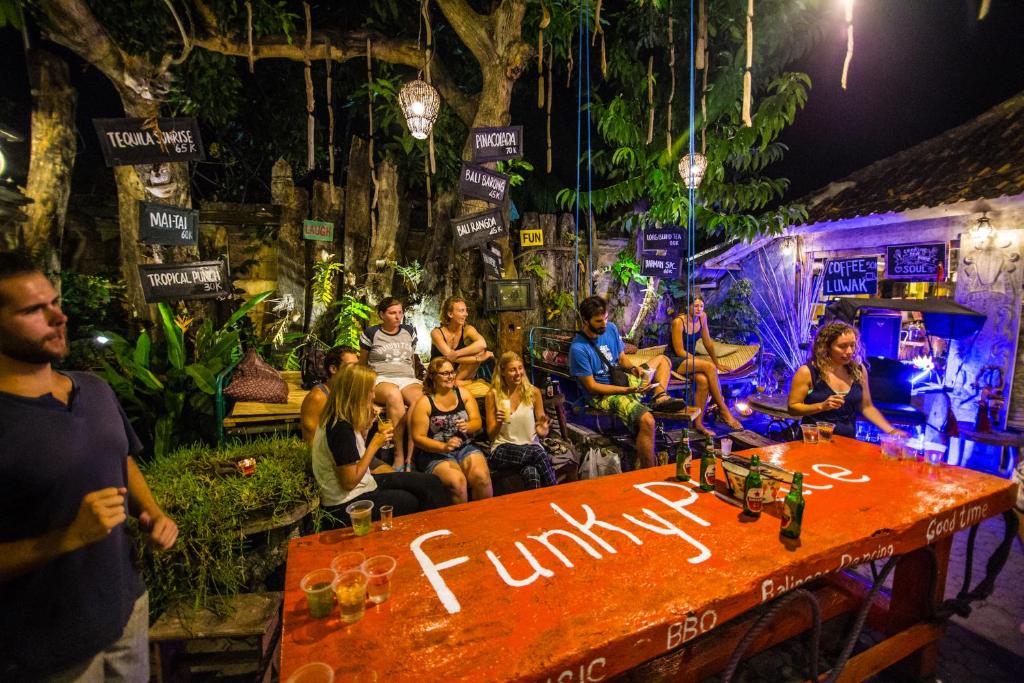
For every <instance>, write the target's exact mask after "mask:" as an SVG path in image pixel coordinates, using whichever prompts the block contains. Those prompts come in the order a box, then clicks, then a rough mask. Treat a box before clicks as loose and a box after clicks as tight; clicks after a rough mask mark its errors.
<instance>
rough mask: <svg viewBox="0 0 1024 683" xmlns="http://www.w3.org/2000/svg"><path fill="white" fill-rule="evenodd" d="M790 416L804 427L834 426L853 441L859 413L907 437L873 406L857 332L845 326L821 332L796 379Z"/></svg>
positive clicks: (831, 325)
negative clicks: (821, 423)
mask: <svg viewBox="0 0 1024 683" xmlns="http://www.w3.org/2000/svg"><path fill="white" fill-rule="evenodd" d="M789 412H790V413H791V414H793V415H799V416H801V417H803V419H802V420H801V423H802V424H816V423H818V422H831V423H832V424H834V425H835V433H836V434H839V435H842V436H848V437H851V438H853V437H854V436H855V435H856V433H857V413H858V412H860V413H861V414H862V415H863V416H864V417H865V418H867V419H868V420H870V421H871V422H872V423H873V424H874V425H875V426H876V427H878V428H879V429H880V430H882V431H883V432H885V433H886V434H904V432H903V431H901V430H899V429H896V428H895V427H893V426H892V425H891V424H889V421H888V420H886V419H885V417H884V416H883V415H882V413H881V412H879V410H878V408H876V407H875V406H874V404H873V403H872V402H871V390H870V388H869V387H868V368H867V365H866V364H865V363H864V358H863V356H862V355H861V349H860V340H859V337H858V335H857V330H856V329H854V328H853V327H852V326H850V325H848V324H846V323H844V322H832V323H829V324H827V325H825V326H824V327H822V328H821V329H819V330H818V334H816V335H815V337H814V343H813V344H812V345H811V353H810V357H809V358H808V359H807V364H806V365H801V366H800V369H798V370H797V371H796V374H795V375H793V383H792V385H791V386H790V389H789Z"/></svg>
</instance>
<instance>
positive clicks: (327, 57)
mask: <svg viewBox="0 0 1024 683" xmlns="http://www.w3.org/2000/svg"><path fill="white" fill-rule="evenodd" d="M332 66H333V63H332V62H331V40H330V38H328V39H327V40H326V41H325V43H324V70H325V71H326V72H327V180H328V183H329V184H330V188H331V202H332V203H333V202H334V93H333V90H334V74H333V73H332V68H331V67H332Z"/></svg>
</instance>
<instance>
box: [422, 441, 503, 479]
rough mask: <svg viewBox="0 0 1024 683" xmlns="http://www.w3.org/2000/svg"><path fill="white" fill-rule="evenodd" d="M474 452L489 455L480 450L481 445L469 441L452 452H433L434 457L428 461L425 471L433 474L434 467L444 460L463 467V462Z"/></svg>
mask: <svg viewBox="0 0 1024 683" xmlns="http://www.w3.org/2000/svg"><path fill="white" fill-rule="evenodd" d="M474 453H479V454H480V456H481V457H483V458H485V459H486V457H487V456H485V455H484V452H483V451H482V450H480V447H479V446H477V445H476V444H474V443H467V444H465V445H463V446H461V447H460V448H459V449H458V450H455V451H452V452H451V453H431V454H430V455H432V456H434V459H433V460H431V461H430V462H429V463H427V466H426V467H425V468H424V470H423V471H424V472H426V473H427V474H433V473H434V468H436V467H437V466H438V465H440V464H441V463H443V462H454V463H455V464H456V465H459V466H460V467H461V466H462V462H463V461H464V460H465V459H466V458H468V457H469V456H471V455H473V454H474Z"/></svg>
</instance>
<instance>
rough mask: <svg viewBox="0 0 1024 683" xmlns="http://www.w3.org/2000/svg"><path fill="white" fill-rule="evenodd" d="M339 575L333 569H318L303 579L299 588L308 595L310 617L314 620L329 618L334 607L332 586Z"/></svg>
mask: <svg viewBox="0 0 1024 683" xmlns="http://www.w3.org/2000/svg"><path fill="white" fill-rule="evenodd" d="M336 577H337V574H335V573H334V570H333V569H317V570H316V571H312V572H310V573H308V574H306V575H305V576H304V577H302V581H300V582H299V587H300V588H302V592H303V593H305V594H306V601H307V602H308V603H309V616H311V617H313V618H314V619H323V618H324V617H326V616H329V615H330V613H331V608H332V607H333V606H334V591H333V589H332V588H331V584H332V583H333V582H334V579H335V578H336Z"/></svg>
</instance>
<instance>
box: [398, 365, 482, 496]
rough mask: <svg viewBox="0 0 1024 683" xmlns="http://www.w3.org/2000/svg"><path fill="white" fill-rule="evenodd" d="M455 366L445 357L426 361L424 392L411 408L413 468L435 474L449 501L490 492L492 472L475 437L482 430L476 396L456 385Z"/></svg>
mask: <svg viewBox="0 0 1024 683" xmlns="http://www.w3.org/2000/svg"><path fill="white" fill-rule="evenodd" d="M455 375H456V373H455V367H454V366H453V365H452V363H451V361H449V360H448V359H446V358H443V357H442V358H435V359H434V360H432V361H430V365H428V366H427V376H426V377H425V378H424V380H423V397H422V398H420V400H419V402H418V403H417V404H416V406H415V407H414V408H413V410H412V424H411V427H412V438H413V444H414V446H415V447H416V453H415V455H414V459H413V462H414V464H415V465H416V469H418V470H420V471H422V472H427V473H430V474H433V475H435V476H436V477H438V478H439V479H440V480H441V483H443V484H444V485H445V487H446V488H447V489H448V492H449V494H450V495H451V499H452V503H465V502H466V501H467V500H468V499H469V497H468V492H469V489H472V491H473V499H474V500H479V499H481V498H490V497H491V496H492V495H493V493H492V491H491V472H490V470H489V469H488V467H487V458H486V457H485V456H484V453H483V451H481V450H480V447H479V446H477V445H476V444H474V443H473V435H474V434H476V433H477V432H478V431H480V427H481V420H480V410H479V409H478V408H477V406H476V399H474V398H473V397H472V396H471V395H470V393H469V392H468V391H467V390H465V389H463V388H462V387H459V386H457V385H456V382H455Z"/></svg>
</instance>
